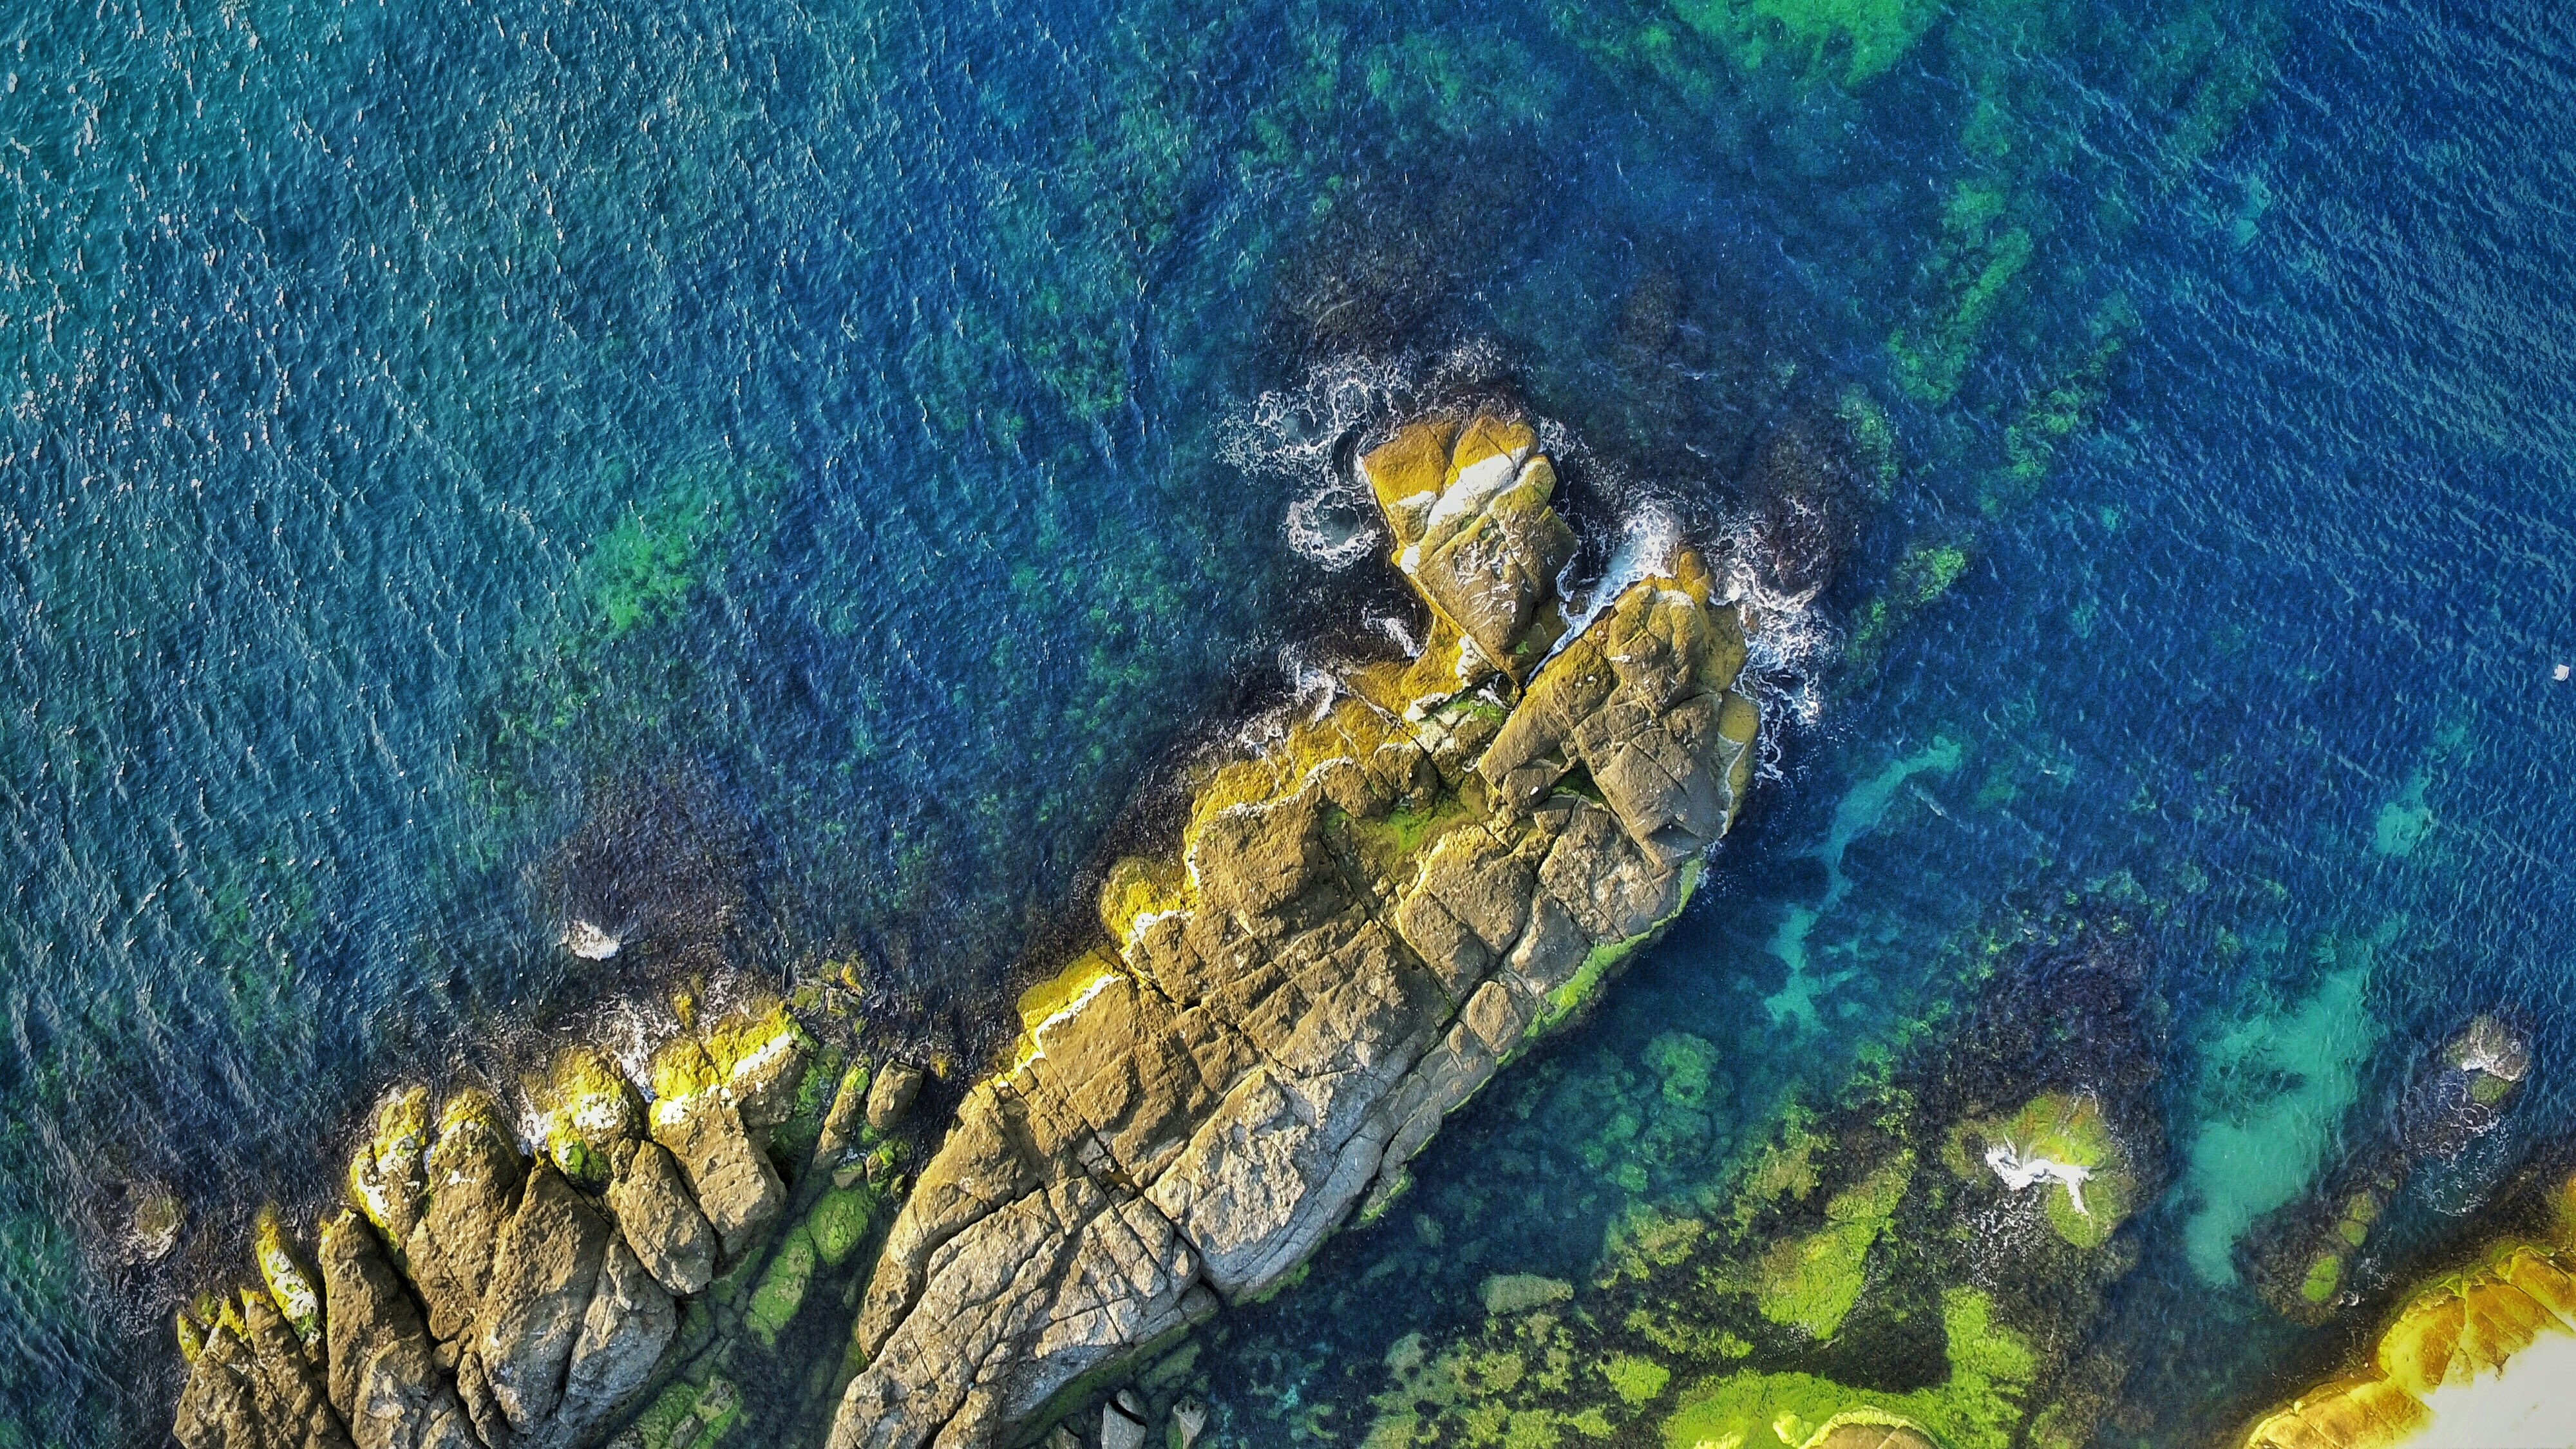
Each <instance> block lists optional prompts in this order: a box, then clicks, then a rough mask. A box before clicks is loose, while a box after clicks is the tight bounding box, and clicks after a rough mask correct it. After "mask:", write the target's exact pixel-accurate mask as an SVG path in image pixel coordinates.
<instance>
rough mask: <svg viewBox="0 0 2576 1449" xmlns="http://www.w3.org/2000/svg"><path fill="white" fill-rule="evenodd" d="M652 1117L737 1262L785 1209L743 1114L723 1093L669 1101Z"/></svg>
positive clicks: (656, 1136)
mask: <svg viewBox="0 0 2576 1449" xmlns="http://www.w3.org/2000/svg"><path fill="white" fill-rule="evenodd" d="M652 1117H653V1140H654V1141H655V1142H658V1143H660V1144H661V1145H662V1146H663V1147H664V1148H666V1149H668V1150H669V1151H670V1154H671V1156H672V1157H673V1158H674V1159H676V1160H677V1161H678V1163H679V1166H680V1171H681V1174H682V1175H683V1176H685V1177H687V1178H688V1181H689V1194H690V1196H692V1197H694V1198H696V1199H697V1204H698V1211H699V1212H701V1213H704V1214H705V1215H706V1219H707V1221H708V1222H709V1223H710V1224H712V1225H713V1226H714V1228H715V1231H716V1238H717V1240H718V1241H719V1242H720V1243H721V1244H722V1245H723V1247H724V1252H725V1256H726V1257H727V1258H728V1259H732V1258H739V1257H740V1256H742V1254H743V1253H744V1252H746V1251H748V1250H749V1248H750V1246H751V1244H752V1242H753V1241H754V1240H755V1239H757V1238H758V1237H759V1235H760V1234H761V1233H763V1232H765V1231H767V1230H768V1228H769V1226H770V1224H772V1223H774V1222H776V1221H777V1220H778V1215H779V1212H780V1211H781V1210H782V1209H783V1208H785V1207H786V1206H787V1189H786V1187H785V1186H784V1185H782V1184H781V1183H780V1182H779V1180H778V1169H776V1168H774V1167H772V1166H770V1165H769V1154H767V1153H765V1152H763V1151H761V1150H760V1149H759V1148H758V1147H756V1146H754V1145H753V1144H752V1140H751V1133H750V1132H749V1131H748V1130H747V1129H746V1128H745V1127H744V1125H743V1120H742V1114H741V1113H740V1111H739V1110H737V1109H736V1108H735V1106H734V1104H733V1103H731V1102H729V1101H727V1100H725V1099H724V1097H723V1096H722V1095H721V1094H720V1093H716V1092H702V1093H700V1094H698V1095H696V1096H693V1097H680V1098H668V1097H666V1098H664V1099H663V1100H661V1101H659V1102H656V1103H654V1104H653V1114H652Z"/></svg>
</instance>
